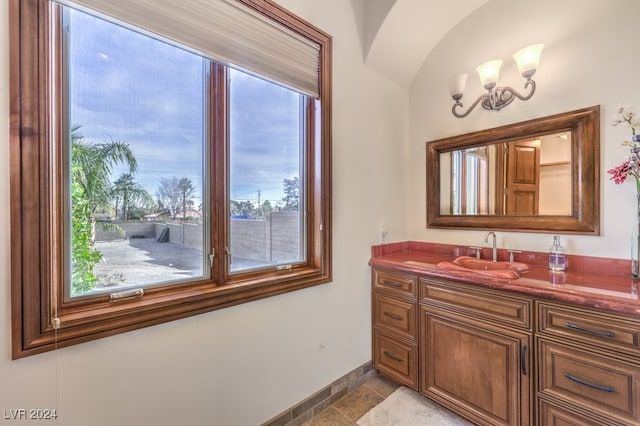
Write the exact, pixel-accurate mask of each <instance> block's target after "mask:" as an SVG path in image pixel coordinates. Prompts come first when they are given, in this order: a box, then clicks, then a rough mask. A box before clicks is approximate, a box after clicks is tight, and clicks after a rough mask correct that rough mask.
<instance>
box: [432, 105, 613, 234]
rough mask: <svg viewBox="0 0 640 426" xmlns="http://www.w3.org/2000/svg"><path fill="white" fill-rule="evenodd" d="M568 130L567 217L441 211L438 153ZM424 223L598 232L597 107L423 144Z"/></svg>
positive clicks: (598, 146) (598, 127) (550, 231)
mask: <svg viewBox="0 0 640 426" xmlns="http://www.w3.org/2000/svg"><path fill="white" fill-rule="evenodd" d="M561 131H570V132H571V133H572V135H573V138H572V140H573V145H572V149H571V156H572V185H573V191H572V193H573V200H572V203H571V206H572V207H571V209H572V214H571V215H567V216H515V215H511V216H506V215H443V214H441V213H440V154H441V153H443V152H448V151H453V150H457V149H465V148H469V147H473V146H482V145H490V144H494V143H499V142H509V141H512V140H516V139H525V138H528V137H533V136H537V135H546V134H550V133H557V132H561ZM426 177H427V182H426V183H427V227H428V228H446V229H494V230H504V231H521V232H541V233H544V232H547V233H561V234H583V235H600V106H599V105H598V106H593V107H590V108H584V109H579V110H575V111H570V112H565V113H561V114H556V115H551V116H548V117H542V118H536V119H533V120H529V121H524V122H521V123H515V124H509V125H506V126H501V127H496V128H493V129H487V130H480V131H477V132H473V133H468V134H464V135H459V136H452V137H448V138H444V139H438V140H434V141H429V142H427V173H426Z"/></svg>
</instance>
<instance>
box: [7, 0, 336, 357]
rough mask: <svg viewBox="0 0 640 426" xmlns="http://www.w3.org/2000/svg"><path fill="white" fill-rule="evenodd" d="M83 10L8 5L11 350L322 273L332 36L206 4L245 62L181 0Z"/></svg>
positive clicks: (288, 18)
mask: <svg viewBox="0 0 640 426" xmlns="http://www.w3.org/2000/svg"><path fill="white" fill-rule="evenodd" d="M77 1H78V3H80V4H76V3H75V2H74V1H66V0H64V1H60V2H58V1H53V0H50V1H39V0H11V2H10V15H11V17H12V18H11V20H12V23H13V25H12V28H11V88H12V92H11V114H12V120H11V126H12V127H11V167H12V173H11V191H12V192H11V202H12V204H11V214H12V219H11V220H12V281H13V282H12V291H13V299H12V310H13V313H12V314H13V322H14V326H13V356H14V358H17V357H22V356H27V355H30V354H34V353H39V352H42V351H46V350H51V349H53V348H54V347H56V346H65V345H70V344H74V343H79V342H83V341H86V340H91V339H95V338H99V337H102V336H106V335H111V334H114V333H119V332H123V331H127V330H131V329H135V328H140V327H144V326H147V325H152V324H156V323H160V322H163V321H169V320H172V319H176V318H181V317H184V316H188V315H194V314H197V313H201V312H206V311H209V310H213V309H219V308H222V307H225V306H230V305H234V304H238V303H243V302H246V301H251V300H255V299H258V298H263V297H268V296H271V295H276V294H280V293H283V292H287V291H291V290H295V289H299V288H304V287H307V286H310V285H316V284H320V283H324V282H328V281H330V279H331V249H330V245H331V244H330V242H331V234H330V230H331V227H330V219H331V218H330V200H331V198H330V176H329V172H330V121H329V118H330V116H331V114H330V93H331V92H330V81H331V80H330V53H331V39H330V37H329V36H327V35H326V34H324V33H323V32H321V31H319V30H317V29H316V28H314V27H312V26H310V25H309V24H307V23H305V22H304V21H301V20H299V19H297V18H295V17H294V16H292V15H291V14H290V13H288V12H286V11H285V10H283V9H281V8H280V7H278V6H277V5H275V4H273V3H271V2H262V1H260V2H257V1H256V2H254V1H253V0H238V1H237V2H236V3H233V2H230V3H229V2H226V1H223V0H219V1H218V2H212V3H211V4H212V7H214V8H217V7H222V8H223V9H224V8H227V9H229V7H231V9H229V10H230V12H229V11H225V10H226V9H225V10H222V12H224V13H228V17H227V19H228V20H229V22H228V23H230V24H233V25H229V28H235V30H236V31H237V29H238V28H242V27H243V26H246V25H247V23H246V22H243V23H239V22H235V21H234V20H235V19H245V18H246V17H248V18H249V24H248V26H249V27H250V28H251V30H250V31H248V34H249V35H248V36H246V37H247V38H246V40H245V38H242V37H245V36H244V35H242V37H240V36H239V35H238V34H233V35H232V37H234V38H237V39H241V40H243V42H242V44H241V45H239V46H237V47H236V48H235V50H232V51H233V52H235V53H234V54H237V62H236V61H235V60H234V59H236V58H234V57H233V55H231V56H229V54H228V52H224V51H221V53H220V55H218V50H216V48H215V43H214V42H213V41H212V42H211V43H209V40H214V39H216V37H218V35H217V34H210V33H209V32H207V31H205V30H204V29H203V27H199V26H198V25H193V29H192V30H190V31H188V32H183V33H180V34H177V35H176V34H174V33H175V31H174V30H175V28H176V26H177V25H178V23H181V21H180V19H192V20H193V19H205V20H206V13H207V11H202V10H195V11H190V10H189V7H190V3H189V2H188V1H186V2H180V3H176V5H177V6H176V5H173V6H171V7H174V8H176V10H171V11H165V12H166V13H165V14H164V18H162V19H150V21H153V22H152V25H151V26H148V25H147V22H146V21H145V19H146V13H141V11H140V10H137V12H136V13H133V12H132V13H131V16H128V15H127V11H128V10H130V8H129V7H126V8H123V9H122V10H123V12H122V13H121V11H120V10H119V9H118V8H117V7H115V6H113V4H116V5H117V4H118V1H115V2H113V3H109V4H108V6H107V9H109V7H112V10H94V9H93V8H92V5H93V4H94V3H95V4H96V5H100V4H101V3H100V2H94V1H93V0H77ZM125 3H126V2H125ZM146 3H148V2H144V1H141V2H140V3H139V4H138V3H136V2H131V3H127V4H131V5H133V6H131V8H133V9H135V8H136V7H144V5H145V4H146ZM218 3H219V4H220V6H216V5H217V4H218ZM102 4H105V3H102ZM149 4H151V3H149ZM229 5H231V6H229ZM96 7H97V6H96ZM151 7H155V6H154V5H152V4H151ZM194 7H196V8H197V4H196V3H194ZM238 10H240V11H241V13H236V12H237V11H238ZM149 11H150V13H151V14H158V16H161V17H162V16H163V15H162V12H163V11H162V10H158V9H149ZM189 14H191V15H189ZM203 15H205V17H204V18H203V17H202V16H203ZM174 16H175V18H174ZM185 16H187V18H185ZM189 16H191V17H189ZM212 16H213V14H212ZM217 16H218V11H216V14H215V17H216V19H217ZM167 17H168V18H167ZM238 17H239V18H238ZM139 18H140V19H139ZM163 19H164V20H163ZM173 19H175V20H176V26H173V25H169V24H171V21H172V20H173ZM212 19H213V18H212ZM139 21H140V22H139ZM139 25H140V26H139ZM163 25H164V26H163ZM263 25H266V26H265V27H264V29H265V30H266V31H267V34H268V31H269V30H270V29H271V28H273V27H274V26H276V27H280V30H279V32H278V35H277V36H278V37H280V36H281V34H282V33H286V32H290V33H291V34H292V36H291V37H290V40H289V39H287V40H285V42H287V43H293V49H294V50H295V48H296V46H295V44H302V46H301V47H302V49H303V50H302V51H303V52H311V53H310V54H306V55H300V54H299V53H298V54H297V55H300V56H301V57H303V59H301V61H303V62H304V61H307V62H309V61H311V63H313V55H314V53H313V52H317V59H316V61H317V64H318V65H317V69H316V71H315V72H314V71H313V69H314V68H313V66H312V67H311V72H307V73H306V74H305V73H304V72H301V73H300V74H301V75H302V77H301V78H300V81H298V78H297V75H298V73H297V71H295V70H296V69H298V67H299V68H300V69H304V68H305V67H306V68H309V67H308V64H307V65H305V64H300V65H297V64H296V63H295V62H296V60H295V59H294V60H293V62H292V60H291V59H288V58H286V57H285V58H284V59H283V60H280V61H278V58H277V54H273V55H262V56H263V57H262V58H261V59H259V60H257V59H255V58H254V56H255V57H259V56H260V54H258V53H257V52H258V50H260V51H264V50H265V49H262V48H260V49H256V48H255V47H252V45H251V43H252V41H251V34H256V32H255V31H254V30H255V29H256V28H258V30H260V28H261V26H263ZM253 26H257V27H253ZM219 27H220V25H219V26H218V28H219ZM222 28H224V26H222ZM165 29H166V32H165ZM172 31H173V32H172ZM217 31H218V32H219V33H220V34H221V36H227V37H228V35H226V34H225V33H224V30H223V31H220V30H217ZM274 36H275V35H274ZM254 37H255V35H254ZM256 38H258V40H256V42H258V43H264V42H265V40H261V39H259V38H260V37H256ZM262 38H264V37H262ZM222 44H223V45H227V44H228V43H222ZM211 46H214V47H211ZM252 49H253V50H252ZM223 50H224V49H223ZM285 50H288V49H285ZM252 52H253V53H255V55H252ZM295 56H296V55H293V57H294V58H295ZM247 58H249V59H247ZM304 58H306V59H304ZM292 70H293V71H292ZM263 73H264V74H263ZM309 76H311V78H309ZM314 79H315V80H314ZM14 118H16V119H14Z"/></svg>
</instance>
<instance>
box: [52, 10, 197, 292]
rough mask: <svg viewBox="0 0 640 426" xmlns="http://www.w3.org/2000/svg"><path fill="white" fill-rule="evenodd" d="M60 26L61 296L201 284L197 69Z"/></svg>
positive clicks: (187, 56)
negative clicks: (66, 218)
mask: <svg viewBox="0 0 640 426" xmlns="http://www.w3.org/2000/svg"><path fill="white" fill-rule="evenodd" d="M63 19H64V28H65V34H64V35H63V41H64V45H65V52H66V54H65V57H64V67H63V68H65V72H64V79H63V80H64V83H63V85H64V93H65V95H64V96H66V97H67V98H66V100H65V101H66V102H65V103H66V109H67V117H66V118H65V123H66V124H65V126H68V129H67V131H66V133H67V134H68V135H69V139H68V140H69V141H70V143H69V147H68V151H67V154H68V157H67V158H69V163H70V165H71V167H70V170H69V171H68V175H67V178H68V179H69V181H68V182H69V186H68V189H69V191H70V196H69V205H70V210H71V217H72V219H71V222H70V224H68V226H67V229H68V233H69V238H70V248H68V249H67V258H68V259H69V260H68V264H70V268H69V269H70V273H69V274H68V275H69V278H70V280H69V281H70V283H71V284H70V288H69V289H67V294H68V295H71V296H78V295H83V294H87V293H92V292H95V291H105V290H106V291H118V290H119V288H121V287H123V288H125V287H131V286H136V287H137V286H148V285H158V284H166V283H169V282H175V281H177V280H178V281H179V280H191V279H193V278H194V277H204V276H208V275H209V268H208V267H205V265H206V263H205V262H206V260H207V258H208V256H207V254H208V252H209V249H208V246H209V244H208V240H207V238H205V237H204V236H206V235H208V232H206V228H207V226H206V225H205V224H206V220H203V219H204V216H206V214H205V212H206V211H207V200H206V199H205V198H204V194H205V193H206V191H205V187H206V185H207V183H206V182H207V178H206V174H205V170H206V167H205V165H204V161H205V158H206V148H205V146H206V145H205V142H204V141H205V137H206V131H205V124H204V122H203V119H204V117H205V112H206V111H205V105H206V102H205V100H204V95H205V93H206V81H207V80H206V66H205V65H206V64H205V61H204V60H203V59H202V58H201V57H200V56H198V55H195V54H193V53H189V52H186V51H184V50H182V49H179V48H177V47H175V46H171V45H169V44H166V43H164V42H161V41H158V40H155V39H152V38H150V37H147V36H144V35H141V34H139V33H136V32H133V31H131V30H128V29H126V28H123V27H121V26H118V25H116V24H114V23H110V22H107V21H105V20H102V19H99V18H96V17H93V16H90V15H88V14H85V13H82V12H79V11H76V10H73V9H70V8H65V10H64V18H63Z"/></svg>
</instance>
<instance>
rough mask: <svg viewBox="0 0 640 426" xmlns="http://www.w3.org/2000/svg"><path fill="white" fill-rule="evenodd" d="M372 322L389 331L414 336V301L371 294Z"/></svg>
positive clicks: (412, 337)
mask: <svg viewBox="0 0 640 426" xmlns="http://www.w3.org/2000/svg"><path fill="white" fill-rule="evenodd" d="M373 324H374V326H375V327H378V328H384V329H387V331H389V332H391V333H400V334H402V335H404V336H406V337H408V338H410V339H415V338H416V303H415V302H413V303H412V302H405V301H402V300H397V299H393V298H391V297H388V296H383V295H380V294H377V293H374V295H373Z"/></svg>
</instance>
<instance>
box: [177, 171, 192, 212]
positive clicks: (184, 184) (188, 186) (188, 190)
mask: <svg viewBox="0 0 640 426" xmlns="http://www.w3.org/2000/svg"><path fill="white" fill-rule="evenodd" d="M178 191H179V192H180V200H181V201H182V218H183V219H184V218H186V217H187V204H189V202H190V201H191V198H192V197H193V193H194V192H195V191H196V188H195V186H193V183H191V180H190V179H189V178H186V177H184V178H181V179H180V180H179V181H178ZM191 204H192V203H191Z"/></svg>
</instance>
